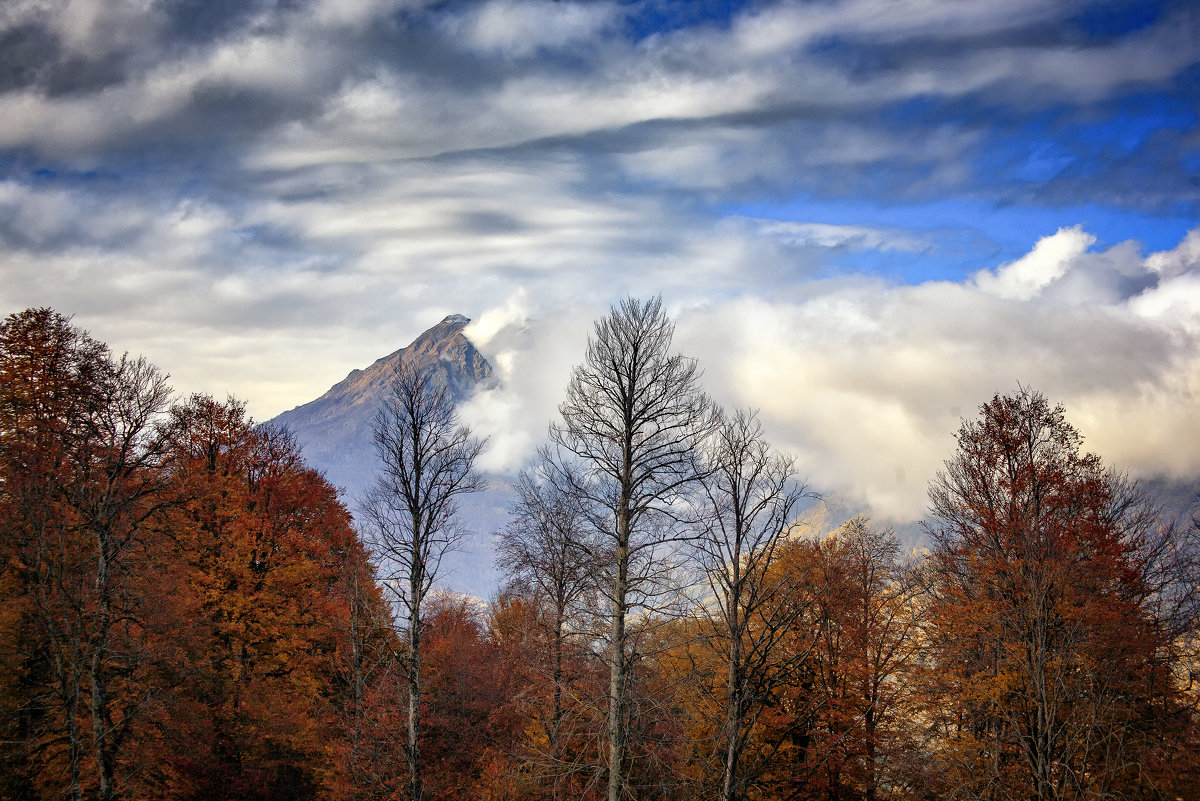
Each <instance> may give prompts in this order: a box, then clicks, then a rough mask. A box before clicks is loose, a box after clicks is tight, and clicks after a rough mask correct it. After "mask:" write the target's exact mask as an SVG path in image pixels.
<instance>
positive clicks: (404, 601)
mask: <svg viewBox="0 0 1200 801" xmlns="http://www.w3.org/2000/svg"><path fill="white" fill-rule="evenodd" d="M374 440H375V448H376V451H377V452H378V454H379V458H380V460H381V462H382V465H381V467H380V471H379V474H378V475H377V477H376V480H375V484H374V485H373V486H372V487H371V489H370V490H368V492H367V495H366V497H365V499H364V500H363V503H362V514H363V517H364V519H365V520H366V523H367V528H368V531H367V535H366V536H367V540H368V542H369V543H370V545H371V546H372V549H373V550H374V553H375V556H376V558H377V559H378V560H379V562H380V577H381V578H382V579H383V585H384V587H386V588H387V590H388V592H389V593H390V594H391V595H392V596H393V597H394V599H395V600H396V602H397V609H398V612H399V614H400V619H399V623H400V625H401V626H402V628H403V629H404V631H403V633H404V635H405V636H406V644H407V650H406V653H405V654H404V655H403V663H404V665H403V667H404V672H405V675H406V679H407V684H408V730H407V742H406V749H405V755H406V758H407V762H408V769H409V797H410V798H411V799H412V801H419V800H420V798H421V791H422V787H421V750H420V728H421V629H422V625H423V620H422V607H423V605H424V603H425V599H426V596H427V595H428V594H429V591H430V590H431V589H432V587H433V583H434V581H435V579H436V578H437V577H438V574H439V569H440V567H441V562H442V558H443V557H444V556H445V555H446V554H447V553H448V552H449V551H451V550H452V549H454V548H455V547H456V546H457V545H458V543H459V541H460V540H461V539H462V537H463V536H464V534H465V533H466V532H465V531H464V529H463V528H462V526H461V524H460V522H459V520H458V519H457V517H456V514H457V507H458V499H459V497H460V496H462V495H464V494H466V493H470V492H476V491H478V490H481V489H482V488H483V481H482V479H481V477H480V476H479V474H478V473H477V472H476V471H475V469H474V466H475V460H476V458H477V457H478V456H479V453H480V451H481V450H482V449H483V442H482V441H481V440H479V439H476V438H475V437H473V436H472V434H471V430H470V429H469V428H468V427H467V426H465V425H462V424H461V423H460V422H459V419H458V414H457V412H456V411H455V409H454V403H453V401H452V400H451V398H450V394H449V392H448V391H447V389H446V387H445V386H440V385H435V384H434V382H433V381H432V379H431V377H430V375H429V374H428V373H427V372H424V371H422V370H420V369H419V368H417V367H416V366H414V365H411V364H407V363H402V364H401V365H400V366H399V367H398V368H397V370H396V374H395V376H394V378H393V379H392V385H391V391H390V394H389V395H388V398H387V400H386V401H385V403H384V406H383V408H382V409H381V410H380V411H379V413H378V415H377V416H376V419H375V427H374Z"/></svg>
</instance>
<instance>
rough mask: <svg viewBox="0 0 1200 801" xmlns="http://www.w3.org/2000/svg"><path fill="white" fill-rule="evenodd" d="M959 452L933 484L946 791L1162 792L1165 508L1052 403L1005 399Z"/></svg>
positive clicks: (987, 412) (1000, 795)
mask: <svg viewBox="0 0 1200 801" xmlns="http://www.w3.org/2000/svg"><path fill="white" fill-rule="evenodd" d="M957 442H958V448H957V450H956V452H955V454H954V455H953V457H952V458H951V459H950V460H949V461H947V462H946V466H945V469H944V471H942V472H941V473H939V474H938V476H937V478H936V479H935V480H934V481H933V482H932V483H931V485H930V488H929V497H930V512H931V517H930V521H929V523H928V528H929V533H930V536H931V538H932V541H933V554H932V560H933V561H932V565H931V570H932V585H931V587H932V599H931V605H930V608H929V621H930V626H929V637H930V645H931V647H932V649H933V651H932V653H933V654H935V657H936V658H935V662H934V664H933V669H932V672H931V674H930V676H931V681H932V682H933V683H934V686H935V687H936V688H937V692H936V693H935V695H934V698H935V699H936V700H935V702H934V703H935V706H934V707H933V711H932V713H931V714H932V717H933V718H934V720H935V721H936V722H937V723H938V724H939V725H940V726H941V727H942V733H943V735H944V739H943V741H942V743H941V746H942V748H941V754H942V757H943V759H944V765H945V767H946V773H945V778H946V781H947V786H946V788H945V789H946V790H947V791H948V792H952V793H953V794H955V795H958V796H961V797H969V798H990V799H1005V798H1022V799H1030V798H1032V799H1039V801H1040V800H1041V799H1058V798H1100V797H1104V798H1118V797H1135V796H1140V795H1142V794H1145V793H1149V792H1151V790H1150V788H1148V787H1147V786H1146V782H1145V780H1146V773H1145V771H1144V767H1145V759H1146V756H1147V751H1146V750H1145V748H1144V743H1145V735H1146V734H1147V728H1153V727H1154V726H1155V725H1156V724H1155V723H1154V721H1153V719H1152V717H1153V716H1152V715H1150V714H1149V712H1150V710H1149V709H1148V708H1147V706H1146V704H1145V699H1146V698H1147V697H1150V696H1152V695H1154V694H1155V692H1156V690H1158V691H1161V689H1162V686H1163V684H1164V682H1169V680H1170V678H1169V675H1168V673H1169V670H1168V669H1166V667H1165V665H1164V660H1162V659H1161V658H1160V657H1161V655H1162V648H1163V646H1164V643H1163V641H1162V638H1161V637H1160V636H1159V627H1158V626H1157V625H1156V623H1155V620H1154V615H1153V607H1152V603H1153V588H1151V587H1150V586H1148V584H1147V582H1146V581H1145V577H1146V576H1147V575H1148V572H1149V565H1148V560H1149V558H1150V556H1151V554H1150V549H1148V544H1149V543H1150V541H1151V539H1152V532H1153V523H1154V522H1155V516H1154V510H1153V508H1152V507H1151V506H1150V504H1149V503H1148V502H1147V500H1146V498H1145V496H1144V495H1143V494H1142V493H1141V492H1140V491H1139V490H1138V489H1137V487H1136V485H1134V484H1133V483H1131V482H1130V481H1128V480H1126V479H1124V478H1123V477H1121V476H1120V475H1117V474H1115V473H1113V472H1111V471H1109V470H1106V469H1105V468H1104V466H1103V465H1102V463H1101V461H1100V459H1099V457H1097V456H1095V455H1093V454H1088V453H1084V452H1083V451H1082V450H1081V445H1082V438H1081V437H1080V435H1079V433H1078V432H1077V431H1076V430H1075V429H1074V428H1073V427H1072V426H1071V425H1070V424H1069V423H1067V421H1066V416H1065V412H1064V410H1063V408H1062V407H1061V406H1051V404H1050V403H1049V402H1048V401H1047V400H1046V399H1045V397H1044V396H1042V395H1041V394H1040V393H1037V392H1034V391H1031V390H1028V389H1020V390H1018V391H1017V392H1015V393H1011V394H1008V395H997V396H996V397H994V398H993V399H992V400H991V401H989V402H988V403H986V404H984V405H983V407H982V408H981V410H980V416H979V418H978V419H974V420H968V421H965V422H964V423H963V424H962V427H961V428H960V429H959V431H958V434H957Z"/></svg>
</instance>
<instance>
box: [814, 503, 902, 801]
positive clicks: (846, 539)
mask: <svg viewBox="0 0 1200 801" xmlns="http://www.w3.org/2000/svg"><path fill="white" fill-rule="evenodd" d="M914 571H915V568H914V566H913V565H911V564H910V563H908V562H907V561H906V560H904V559H903V558H902V557H901V553H900V544H899V541H898V540H897V538H896V535H895V533H894V532H893V531H892V530H891V529H886V528H876V527H874V526H872V525H871V523H870V521H868V520H867V519H866V518H864V517H861V516H860V517H855V518H852V519H851V520H849V521H847V522H846V523H845V524H844V525H842V526H841V528H839V529H838V530H837V531H836V532H834V533H833V534H832V535H831V536H829V537H827V538H825V539H823V540H822V541H821V542H820V543H819V544H818V545H817V550H816V571H815V579H816V581H817V582H818V587H819V591H818V593H817V594H816V602H815V615H814V621H815V623H816V624H817V630H818V632H819V633H818V635H817V643H816V649H815V651H814V658H813V660H812V664H813V667H814V676H815V678H816V688H817V692H818V698H819V701H818V706H819V712H818V715H817V721H818V727H819V730H820V732H819V737H815V738H814V739H819V741H820V742H819V744H817V747H816V748H815V749H814V751H816V752H817V756H816V760H815V761H816V762H817V763H818V764H819V765H821V771H820V780H819V781H814V784H815V785H819V786H820V794H821V795H823V796H824V797H826V798H829V799H838V798H862V799H864V801H877V799H878V798H880V797H881V795H887V794H888V793H889V791H890V793H895V792H898V791H899V790H900V789H902V788H904V787H905V785H906V783H907V782H908V778H909V777H908V776H907V775H906V772H907V769H908V766H909V765H911V764H914V763H916V762H917V761H918V760H917V748H916V736H915V732H914V731H913V724H912V723H911V721H912V719H913V718H914V717H915V716H916V711H917V707H916V693H915V692H914V687H913V682H912V678H913V674H914V672H915V668H916V666H917V657H918V653H919V648H920V645H921V642H920V637H919V629H918V626H919V624H920V622H921V620H920V604H919V601H920V584H919V582H918V581H917V576H916V573H915V572H914ZM881 788H887V789H881ZM814 795H816V793H814Z"/></svg>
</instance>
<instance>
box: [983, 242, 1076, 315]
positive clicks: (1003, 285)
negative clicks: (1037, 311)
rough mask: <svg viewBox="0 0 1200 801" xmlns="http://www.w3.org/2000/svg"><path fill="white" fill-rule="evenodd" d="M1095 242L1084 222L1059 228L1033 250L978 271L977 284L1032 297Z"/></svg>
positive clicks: (1005, 293) (985, 288)
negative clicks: (1005, 262)
mask: <svg viewBox="0 0 1200 801" xmlns="http://www.w3.org/2000/svg"><path fill="white" fill-rule="evenodd" d="M1095 243H1096V237H1094V236H1092V235H1091V234H1089V233H1087V232H1086V231H1084V230H1083V228H1082V227H1081V226H1078V225H1077V226H1075V227H1073V228H1060V229H1058V231H1057V232H1056V233H1054V234H1052V235H1051V236H1047V237H1042V238H1041V239H1039V240H1038V242H1037V244H1036V245H1034V248H1033V250H1032V251H1031V252H1030V253H1028V254H1026V255H1025V256H1022V257H1021V258H1020V259H1017V260H1016V261H1014V262H1012V263H1010V264H1005V265H1003V266H1002V267H1000V268H998V269H996V270H994V271H992V270H983V271H981V272H978V273H976V274H975V285H976V286H978V287H979V288H980V289H982V290H983V291H984V292H987V293H988V294H991V295H995V296H996V297H999V298H1007V299H1010V300H1030V299H1031V298H1034V297H1037V295H1038V294H1039V293H1040V292H1041V291H1042V290H1043V289H1045V288H1046V287H1048V286H1050V285H1051V284H1053V283H1054V282H1055V281H1057V280H1058V279H1059V278H1061V277H1062V276H1063V275H1064V274H1065V273H1066V272H1067V269H1068V268H1069V267H1070V265H1071V264H1072V263H1073V262H1075V261H1076V260H1077V259H1078V258H1079V257H1080V256H1081V255H1083V253H1084V252H1085V251H1087V249H1088V248H1089V247H1091V246H1092V245H1094V244H1095Z"/></svg>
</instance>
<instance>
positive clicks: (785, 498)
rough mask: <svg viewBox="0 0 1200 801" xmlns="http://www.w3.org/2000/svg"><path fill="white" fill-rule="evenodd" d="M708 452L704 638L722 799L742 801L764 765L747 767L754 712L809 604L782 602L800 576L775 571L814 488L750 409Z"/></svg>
mask: <svg viewBox="0 0 1200 801" xmlns="http://www.w3.org/2000/svg"><path fill="white" fill-rule="evenodd" d="M703 452H704V455H705V459H706V467H707V469H706V475H705V477H704V480H703V482H702V485H701V486H702V488H703V490H702V499H703V500H702V511H701V514H700V516H699V519H700V527H699V532H698V536H697V538H696V541H695V542H696V549H697V555H698V563H699V566H700V568H701V570H702V572H703V576H704V580H705V584H706V587H707V591H708V595H709V598H710V601H709V604H708V606H709V607H710V608H709V609H707V610H704V609H702V613H705V612H707V613H706V614H703V621H704V623H705V624H707V626H708V627H709V628H710V631H709V632H708V633H707V634H708V636H706V637H704V638H703V639H702V641H701V642H702V643H704V644H705V646H706V647H708V648H712V649H715V650H716V651H718V652H719V657H718V659H719V661H720V662H722V663H723V667H724V673H725V676H724V677H723V678H724V687H723V690H724V697H723V698H722V699H721V703H720V704H719V709H720V715H721V720H720V722H719V731H720V743H719V745H720V749H719V750H720V765H721V768H720V781H719V791H718V797H719V798H721V799H722V801H734V799H739V798H744V797H745V794H746V789H747V787H748V785H749V784H750V782H751V781H752V780H753V777H754V776H755V775H756V768H758V767H761V766H754V767H753V768H751V769H747V766H745V765H744V764H743V757H744V754H745V752H746V750H747V746H748V744H749V742H750V740H751V737H752V734H753V731H754V728H755V724H756V723H757V719H758V715H759V713H760V712H761V711H762V709H763V707H764V705H765V703H766V702H767V699H768V698H769V697H770V696H771V694H772V693H773V691H774V690H775V689H776V687H777V686H778V685H779V684H780V683H781V682H783V681H786V680H787V679H788V678H789V676H790V670H789V668H790V667H791V665H792V660H780V659H779V650H780V647H779V646H780V645H781V643H782V641H783V639H784V638H785V637H786V636H788V634H789V629H790V628H791V627H792V626H793V625H795V624H796V623H797V618H798V616H799V615H800V614H802V612H803V611H804V610H803V607H802V606H799V605H792V604H786V603H782V602H781V601H782V599H783V598H784V597H785V596H786V595H788V594H789V593H791V590H792V585H793V584H794V583H795V581H797V580H798V579H799V576H798V575H796V574H782V575H781V574H778V573H772V572H771V571H770V568H771V566H772V564H773V562H774V560H775V557H776V555H777V554H778V552H779V550H780V549H781V547H782V546H783V545H784V544H785V543H786V541H787V537H788V532H789V530H790V528H791V524H792V521H793V519H794V518H795V515H796V512H797V507H798V505H799V503H800V502H801V501H802V500H803V499H804V498H806V497H808V495H809V494H808V492H807V489H806V487H805V486H804V485H803V484H801V483H799V482H797V481H796V474H795V467H794V465H793V463H792V461H791V460H790V459H788V458H786V457H783V456H780V455H778V454H775V453H773V452H772V450H771V448H770V446H769V445H768V444H767V442H766V439H765V438H764V436H763V431H762V425H761V423H759V421H758V419H757V417H756V415H755V414H754V413H752V412H748V411H744V410H739V411H737V412H735V413H734V415H733V416H732V417H729V418H726V419H722V421H721V424H720V426H719V427H718V428H717V429H716V431H715V432H714V433H713V434H712V437H711V440H710V441H709V442H707V443H705V447H704V449H703ZM772 577H773V578H775V579H779V580H771V579H772ZM796 656H798V657H800V658H804V656H806V655H805V654H803V653H801V654H797V655H796Z"/></svg>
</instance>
